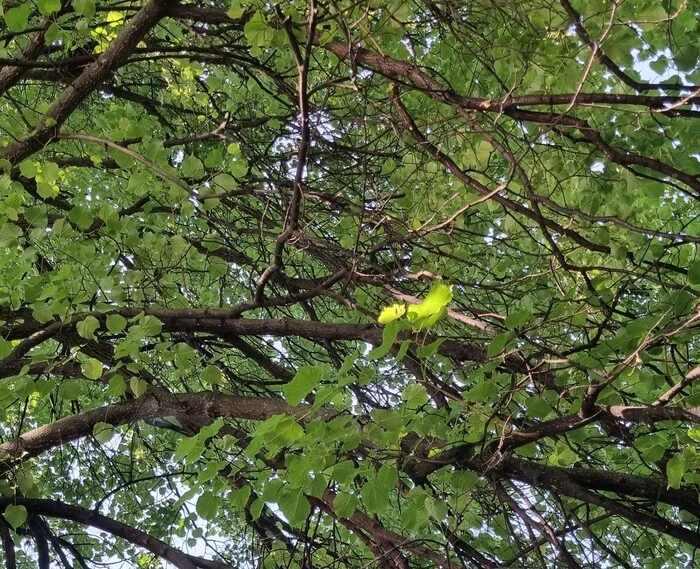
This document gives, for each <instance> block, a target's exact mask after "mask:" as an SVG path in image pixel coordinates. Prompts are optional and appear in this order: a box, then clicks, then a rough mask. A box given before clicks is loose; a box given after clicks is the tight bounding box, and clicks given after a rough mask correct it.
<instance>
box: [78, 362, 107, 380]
mask: <svg viewBox="0 0 700 569" xmlns="http://www.w3.org/2000/svg"><path fill="white" fill-rule="evenodd" d="M80 369H81V371H82V372H83V375H84V376H85V377H87V378H88V379H100V377H102V370H103V367H102V363H101V362H100V361H98V360H96V359H95V358H90V359H89V360H88V361H86V362H83V364H82V365H81V366H80Z"/></svg>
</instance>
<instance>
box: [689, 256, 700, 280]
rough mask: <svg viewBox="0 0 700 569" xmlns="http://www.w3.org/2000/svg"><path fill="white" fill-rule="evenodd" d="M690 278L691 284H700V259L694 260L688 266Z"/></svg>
mask: <svg viewBox="0 0 700 569" xmlns="http://www.w3.org/2000/svg"><path fill="white" fill-rule="evenodd" d="M688 280H689V281H690V284H694V285H700V261H694V262H693V263H691V264H690V266H689V267H688Z"/></svg>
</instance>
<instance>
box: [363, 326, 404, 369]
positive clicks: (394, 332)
mask: <svg viewBox="0 0 700 569" xmlns="http://www.w3.org/2000/svg"><path fill="white" fill-rule="evenodd" d="M400 329H401V328H400V324H399V322H391V323H389V324H388V325H387V326H385V327H384V329H383V330H382V343H381V345H379V346H377V347H376V348H374V349H373V350H371V351H370V352H369V354H367V359H368V360H369V361H372V360H378V359H381V358H383V357H384V356H386V355H387V354H388V353H389V351H390V350H391V348H392V347H393V346H394V342H396V338H397V337H398V335H399V330H400Z"/></svg>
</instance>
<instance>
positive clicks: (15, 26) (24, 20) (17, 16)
mask: <svg viewBox="0 0 700 569" xmlns="http://www.w3.org/2000/svg"><path fill="white" fill-rule="evenodd" d="M31 11H32V4H31V2H24V3H22V4H20V5H19V6H15V7H14V8H10V9H9V10H6V11H5V23H6V24H7V29H8V30H10V31H11V32H16V33H19V32H22V31H24V30H25V28H26V27H27V24H28V23H29V14H30V13H31Z"/></svg>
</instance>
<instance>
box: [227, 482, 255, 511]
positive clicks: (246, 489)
mask: <svg viewBox="0 0 700 569" xmlns="http://www.w3.org/2000/svg"><path fill="white" fill-rule="evenodd" d="M250 494H251V488H250V486H248V485H247V484H246V485H245V486H243V487H242V488H237V489H236V490H233V491H232V492H231V493H230V494H229V495H228V503H229V504H231V505H232V506H234V507H237V508H243V507H244V506H245V505H246V504H247V503H248V500H249V499H250Z"/></svg>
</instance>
